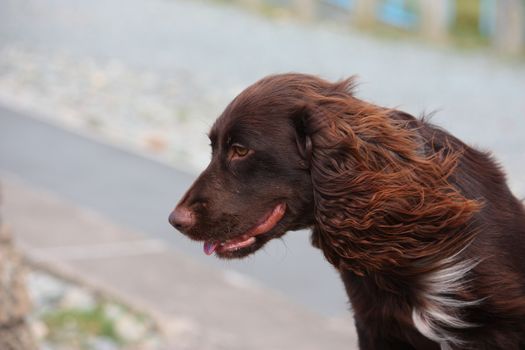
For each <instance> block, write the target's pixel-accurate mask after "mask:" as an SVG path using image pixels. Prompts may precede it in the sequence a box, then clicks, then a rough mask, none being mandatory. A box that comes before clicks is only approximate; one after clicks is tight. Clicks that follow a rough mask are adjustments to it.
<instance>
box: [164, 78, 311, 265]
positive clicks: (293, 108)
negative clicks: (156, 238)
mask: <svg viewBox="0 0 525 350" xmlns="http://www.w3.org/2000/svg"><path fill="white" fill-rule="evenodd" d="M314 81H316V80H314V78H312V82H314ZM303 84H305V77H304V76H301V75H282V76H274V77H269V78H266V79H263V80H261V81H259V82H257V83H256V84H254V85H252V86H250V87H249V88H247V89H246V90H245V91H243V92H242V93H241V94H240V95H239V96H237V97H236V98H235V99H234V100H233V101H232V102H231V103H230V105H229V106H228V107H227V108H226V109H225V111H224V112H223V113H222V115H221V116H220V117H219V118H218V119H217V121H216V122H215V124H214V125H213V127H212V129H211V131H210V133H209V138H210V141H211V148H212V157H211V161H210V164H209V165H208V167H207V168H206V169H205V170H204V171H203V173H202V174H201V175H200V176H199V177H198V178H197V180H196V181H195V183H194V184H193V185H192V186H191V187H190V189H189V190H188V191H187V193H186V194H185V195H184V196H183V198H182V199H181V201H180V202H179V204H178V205H177V207H176V208H175V210H174V211H173V212H172V213H171V215H170V222H171V224H172V225H173V226H175V227H176V228H177V229H178V230H180V231H181V232H183V233H184V234H186V235H187V236H188V237H190V238H192V239H194V240H198V241H202V242H204V251H205V252H206V253H207V254H211V253H213V252H215V253H216V254H217V255H218V256H219V257H223V258H234V257H244V256H246V255H248V254H250V253H253V252H255V251H256V250H258V249H259V248H261V247H262V246H263V245H264V244H265V243H266V242H268V241H269V240H271V239H273V238H277V237H280V236H282V235H283V234H285V233H286V232H287V231H288V230H295V229H300V228H304V227H307V226H311V225H312V223H313V192H312V189H311V187H312V184H311V179H310V172H309V167H308V162H309V159H308V158H309V155H308V150H307V148H308V147H310V148H311V145H309V144H308V142H309V141H308V139H307V138H306V135H305V133H304V132H303V131H302V124H301V118H302V116H301V115H302V114H303V113H304V109H305V107H304V106H305V103H304V94H302V93H301V85H303ZM303 90H304V89H303Z"/></svg>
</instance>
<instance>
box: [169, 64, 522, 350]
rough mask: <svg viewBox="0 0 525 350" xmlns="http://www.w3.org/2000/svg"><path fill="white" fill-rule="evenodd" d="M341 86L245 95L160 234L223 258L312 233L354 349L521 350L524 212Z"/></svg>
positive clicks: (449, 155) (467, 155) (271, 84)
mask: <svg viewBox="0 0 525 350" xmlns="http://www.w3.org/2000/svg"><path fill="white" fill-rule="evenodd" d="M353 85H354V80H353V79H352V78H351V79H347V80H344V81H340V82H337V83H330V82H328V81H325V80H322V79H319V78H317V77H315V76H310V75H303V74H282V75H275V76H269V77H266V78H264V79H262V80H260V81H258V82H257V83H255V84H254V85H252V86H250V87H248V88H247V89H246V90H244V91H243V92H242V93H241V94H240V95H239V96H237V97H236V98H235V99H234V100H233V101H232V102H231V103H230V104H229V105H228V107H227V108H226V110H225V111H224V112H223V113H222V115H221V116H220V117H219V118H218V119H217V121H216V122H215V124H214V126H213V127H212V129H211V132H210V134H209V137H210V140H211V147H212V159H211V162H210V164H209V166H208V167H207V168H206V170H204V172H203V173H202V174H201V175H200V176H199V178H198V179H197V180H196V181H195V183H194V184H193V185H192V186H191V188H190V189H189V190H188V192H187V193H186V194H185V195H184V197H183V198H182V199H181V201H180V203H179V204H178V205H177V207H176V208H175V210H173V212H172V213H171V215H170V222H171V224H172V225H173V226H175V227H176V228H177V229H178V230H180V231H182V232H183V233H184V234H186V235H187V236H188V237H190V238H191V239H194V240H197V241H201V242H203V243H204V251H205V253H206V254H213V253H215V254H216V255H217V256H218V257H220V258H228V259H229V258H242V257H245V256H247V255H249V254H251V253H254V252H255V251H257V250H258V249H260V248H261V247H263V246H264V244H265V243H266V242H268V241H269V240H271V239H273V238H277V237H281V236H282V235H284V234H285V233H286V232H287V231H289V230H297V229H302V228H311V229H312V237H311V239H312V243H313V245H314V246H316V247H318V248H319V249H320V250H321V251H322V252H323V253H324V256H325V257H326V259H327V260H328V261H329V262H330V263H331V264H332V265H333V266H334V267H335V268H336V269H337V270H338V272H339V273H340V275H341V277H342V279H343V281H344V284H345V286H346V290H347V293H348V297H349V299H350V301H351V304H352V308H353V311H354V315H355V324H356V327H357V331H358V335H359V346H360V348H361V349H421V350H433V349H476V350H479V349H491V350H494V349H501V350H518V349H525V210H524V206H523V203H522V202H521V201H519V200H518V199H517V198H516V197H515V196H514V195H513V194H512V193H511V191H510V190H509V188H508V186H507V184H506V179H505V175H504V174H503V172H502V171H501V169H500V168H499V166H498V165H497V163H495V162H494V160H493V159H492V158H491V157H490V155H488V154H487V153H483V152H480V151H478V150H476V149H473V148H471V147H469V146H467V145H466V144H464V143H463V142H461V141H460V140H458V139H457V138H455V137H454V136H452V135H450V134H449V133H447V132H446V131H444V130H442V129H440V128H438V127H436V126H434V125H432V124H430V123H428V122H427V121H425V120H424V119H423V120H420V119H416V118H414V117H412V116H411V115H409V114H407V113H404V112H401V111H399V110H394V109H388V108H382V107H379V106H376V105H373V104H370V103H367V102H364V101H362V100H359V99H357V98H356V97H354V94H353V93H352V89H353Z"/></svg>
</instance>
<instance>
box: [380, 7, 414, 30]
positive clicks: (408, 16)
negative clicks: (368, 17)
mask: <svg viewBox="0 0 525 350" xmlns="http://www.w3.org/2000/svg"><path fill="white" fill-rule="evenodd" d="M408 5H409V1H407V0H384V1H383V3H382V4H381V5H380V6H379V7H378V9H377V17H378V19H379V20H381V21H382V22H385V23H388V24H390V25H393V26H396V27H401V28H406V29H411V28H414V27H415V26H416V25H417V24H418V16H417V14H416V13H415V11H414V10H413V9H411V8H410V7H409V6H408Z"/></svg>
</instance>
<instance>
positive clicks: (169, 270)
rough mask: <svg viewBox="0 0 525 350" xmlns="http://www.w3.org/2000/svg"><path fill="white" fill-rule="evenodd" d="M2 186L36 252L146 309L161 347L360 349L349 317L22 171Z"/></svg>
mask: <svg viewBox="0 0 525 350" xmlns="http://www.w3.org/2000/svg"><path fill="white" fill-rule="evenodd" d="M79 156H82V154H79ZM2 190H3V191H2V192H3V193H2V194H3V197H4V202H5V203H4V208H3V209H4V211H5V215H6V221H8V222H9V223H10V224H11V226H12V228H13V233H14V236H15V238H16V240H17V244H18V246H19V247H21V248H22V250H23V251H24V253H25V254H26V255H27V256H28V257H29V259H30V260H32V261H34V262H36V263H38V264H40V265H43V266H45V267H47V268H50V269H52V270H54V271H57V272H58V273H60V274H62V275H64V276H66V277H69V278H73V279H75V278H76V279H80V280H82V281H83V282H84V283H87V284H88V286H89V287H92V288H95V289H98V290H102V291H103V292H105V293H106V295H113V296H114V297H117V298H118V299H120V300H121V301H124V302H126V303H129V304H131V306H132V307H135V308H138V309H139V310H147V311H148V312H150V313H151V314H152V315H153V316H154V318H156V319H157V321H159V325H160V327H161V330H162V331H163V333H164V334H165V338H166V344H164V345H165V346H164V347H163V349H166V350H197V349H198V350H268V349H272V350H289V349H302V350H319V349H331V350H352V349H356V337H355V332H354V328H353V325H352V323H351V322H350V321H343V320H340V321H334V320H327V319H324V318H322V317H319V316H318V315H316V314H314V313H312V312H309V311H307V310H305V309H304V308H302V307H300V306H297V305H295V304H293V303H290V302H289V300H288V299H286V298H283V297H282V296H281V295H279V294H276V293H274V292H273V291H271V290H268V289H267V288H264V287H261V286H260V285H259V284H257V283H254V282H253V281H252V280H251V279H249V278H248V279H247V278H245V277H244V276H243V275H240V274H238V273H234V272H232V271H224V270H219V269H217V268H213V267H210V266H206V265H204V264H202V263H199V262H197V261H195V259H193V258H190V257H188V256H186V255H184V254H181V253H179V252H175V251H174V250H173V249H172V247H170V246H169V245H167V244H166V242H165V241H163V240H159V239H152V238H151V237H147V236H145V235H144V234H141V233H139V232H136V231H132V230H128V229H124V228H122V227H120V226H118V225H115V224H114V222H112V221H110V220H107V219H105V218H104V217H102V216H101V215H99V214H97V213H94V212H93V211H89V210H85V209H80V208H78V207H76V206H75V205H74V204H72V203H71V202H70V201H67V200H64V199H62V198H59V197H57V196H55V195H54V194H52V193H51V192H49V191H42V190H38V189H35V188H33V187H32V186H28V185H27V184H25V183H22V182H20V181H19V179H14V178H13V177H10V176H5V175H4V177H3V187H2Z"/></svg>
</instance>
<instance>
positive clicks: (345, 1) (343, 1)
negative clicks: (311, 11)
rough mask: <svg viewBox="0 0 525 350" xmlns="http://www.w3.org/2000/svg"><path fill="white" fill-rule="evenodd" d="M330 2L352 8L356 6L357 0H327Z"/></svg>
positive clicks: (346, 8)
mask: <svg viewBox="0 0 525 350" xmlns="http://www.w3.org/2000/svg"><path fill="white" fill-rule="evenodd" d="M326 2H328V3H329V4H332V5H334V6H337V7H341V8H343V9H345V10H351V9H352V8H353V7H354V6H355V0H326Z"/></svg>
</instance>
